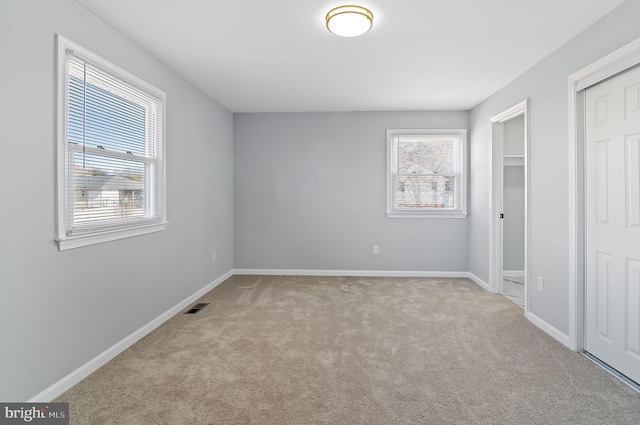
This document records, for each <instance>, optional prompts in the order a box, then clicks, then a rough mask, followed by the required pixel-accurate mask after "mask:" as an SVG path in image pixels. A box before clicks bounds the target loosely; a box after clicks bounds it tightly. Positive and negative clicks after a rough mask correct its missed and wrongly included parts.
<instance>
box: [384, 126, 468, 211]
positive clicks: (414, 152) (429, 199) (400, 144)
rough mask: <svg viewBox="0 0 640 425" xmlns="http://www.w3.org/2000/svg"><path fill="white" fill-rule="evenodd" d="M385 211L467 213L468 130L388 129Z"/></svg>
mask: <svg viewBox="0 0 640 425" xmlns="http://www.w3.org/2000/svg"><path fill="white" fill-rule="evenodd" d="M387 156H388V158H387V215H388V216H389V217H392V218H400V217H407V218H464V217H466V216H467V130H464V129H455V130H387Z"/></svg>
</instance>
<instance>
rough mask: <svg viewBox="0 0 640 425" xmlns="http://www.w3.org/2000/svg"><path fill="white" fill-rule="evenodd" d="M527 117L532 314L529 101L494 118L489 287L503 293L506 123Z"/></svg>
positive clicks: (526, 245) (526, 205)
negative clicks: (504, 143)
mask: <svg viewBox="0 0 640 425" xmlns="http://www.w3.org/2000/svg"><path fill="white" fill-rule="evenodd" d="M520 115H523V116H524V311H525V314H526V313H527V312H528V311H529V306H528V298H529V297H528V294H527V292H528V290H527V289H528V282H529V272H528V270H529V100H528V99H525V100H523V101H522V102H519V103H517V104H515V105H513V106H512V107H510V108H508V109H505V110H504V111H502V112H500V113H499V114H496V115H494V116H493V117H491V119H490V121H491V205H490V214H489V217H490V218H489V235H490V238H489V288H490V290H491V292H494V293H500V294H501V293H502V290H503V288H502V280H503V273H502V272H503V270H502V269H503V244H504V241H503V234H502V227H503V221H502V219H501V218H500V214H502V212H503V211H502V208H503V200H504V182H503V174H504V158H503V154H504V146H503V139H504V134H503V133H504V123H505V121H509V120H510V119H512V118H515V117H518V116H520Z"/></svg>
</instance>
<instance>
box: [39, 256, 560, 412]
mask: <svg viewBox="0 0 640 425" xmlns="http://www.w3.org/2000/svg"><path fill="white" fill-rule="evenodd" d="M234 275H265V276H362V277H435V278H438V277H442V278H466V279H469V280H471V281H472V282H474V283H475V284H477V285H478V286H480V287H481V288H482V289H484V290H486V291H487V292H491V291H490V287H489V284H488V283H487V282H485V281H483V280H482V279H480V278H479V277H478V276H476V275H475V274H473V273H471V272H443V271H440V272H438V271H435V272H428V271H386V270H291V269H233V270H230V271H228V272H227V273H225V274H224V275H222V276H220V277H219V278H217V279H216V280H214V281H213V282H211V283H210V284H208V285H207V286H205V287H204V288H202V289H200V290H198V291H196V292H195V293H194V294H192V295H191V296H189V297H187V298H185V299H184V300H182V301H181V302H179V303H178V304H176V305H175V306H173V307H172V308H170V309H169V310H167V311H166V312H164V313H162V314H161V315H159V316H158V317H156V318H155V319H153V320H152V321H150V322H149V323H147V324H146V325H144V326H142V327H141V328H140V329H138V330H136V331H134V332H133V333H131V334H130V335H129V336H127V337H125V338H124V339H122V340H121V341H120V342H118V343H116V344H114V345H113V346H111V347H110V348H108V349H107V350H105V351H104V352H102V353H100V354H98V355H97V356H96V357H94V358H93V359H91V360H90V361H88V362H87V363H85V364H84V365H82V366H80V367H79V368H78V369H76V370H74V371H73V372H71V373H70V374H68V375H67V376H65V377H64V378H62V379H60V380H59V381H57V382H56V383H54V384H53V385H51V386H50V387H48V388H46V389H45V390H43V391H41V392H40V393H38V394H36V395H35V396H33V397H32V398H31V399H29V400H28V401H27V402H28V403H36V402H45V403H48V402H50V401H51V400H53V399H55V398H56V397H58V396H60V395H61V394H63V393H64V392H65V391H67V390H69V389H70V388H71V387H73V386H74V385H76V384H77V383H79V382H80V381H82V380H83V379H85V378H86V377H87V376H89V375H91V374H92V373H93V372H95V371H96V370H98V369H99V368H100V367H102V366H104V365H105V364H106V363H108V362H109V361H111V360H112V359H114V358H115V357H116V356H117V355H119V354H120V353H122V352H123V351H125V350H126V349H127V348H129V347H131V346H132V345H133V344H135V343H136V342H137V341H139V340H140V339H142V338H143V337H144V336H146V335H148V334H149V333H151V332H152V331H153V330H154V329H156V328H157V327H158V326H160V325H162V324H163V323H164V322H166V321H167V320H169V319H170V318H172V317H173V316H175V315H176V314H178V313H180V312H181V311H182V310H184V309H185V308H187V307H188V306H189V305H190V304H192V303H193V302H195V301H197V300H198V299H199V298H200V297H202V296H203V295H205V294H206V293H207V292H209V291H211V290H212V289H213V288H215V287H216V286H218V285H220V284H221V283H222V282H224V281H225V280H227V279H228V278H230V277H231V276H234ZM525 317H526V318H527V319H528V320H529V321H530V322H531V323H533V324H534V325H535V326H537V327H538V328H540V329H541V330H543V331H544V332H546V333H548V334H549V335H550V336H551V337H553V338H554V339H556V340H558V341H559V342H560V343H562V344H563V345H566V346H568V342H569V337H568V336H566V335H565V334H563V333H562V332H560V331H559V330H557V329H556V328H554V327H553V326H551V325H549V324H548V323H547V322H545V321H544V320H542V319H540V318H539V317H537V316H536V315H534V314H532V313H529V312H525Z"/></svg>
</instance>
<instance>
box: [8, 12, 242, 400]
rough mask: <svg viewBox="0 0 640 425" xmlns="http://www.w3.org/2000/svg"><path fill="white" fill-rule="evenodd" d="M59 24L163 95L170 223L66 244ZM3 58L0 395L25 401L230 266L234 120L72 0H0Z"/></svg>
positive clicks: (62, 31) (66, 33)
mask: <svg viewBox="0 0 640 425" xmlns="http://www.w3.org/2000/svg"><path fill="white" fill-rule="evenodd" d="M56 33H60V34H62V35H64V36H65V37H67V38H69V39H70V40H73V41H75V42H77V43H78V44H80V45H83V46H84V47H86V48H88V49H90V50H92V51H94V52H95V53H97V54H99V55H101V56H103V57H104V58H106V59H108V60H110V61H112V62H113V63H115V64H117V65H119V66H121V67H122V68H124V69H126V70H128V71H129V72H131V73H133V74H134V75H137V76H139V77H141V78H142V79H145V80H147V81H148V82H150V83H151V84H153V85H155V86H156V87H158V88H160V89H162V90H164V91H165V92H166V93H167V127H166V129H167V179H168V187H167V195H168V219H169V221H170V224H169V225H168V229H167V230H166V231H164V232H161V233H155V234H152V235H146V236H140V237H136V238H131V239H126V240H121V241H116V242H110V243H105V244H101V245H95V246H91V247H85V248H79V249H74V250H70V251H65V252H58V250H57V248H56V246H55V244H54V241H53V238H54V232H55V224H54V223H55V221H54V220H55V201H54V192H55V180H54V165H55V163H54V158H55V155H54V152H55V144H56V141H55V136H54V135H55V130H54V129H55V126H54V123H55V107H54V102H55V96H54V93H55V90H54V87H55V78H54V73H55V34H56ZM0 57H2V58H3V59H2V61H3V63H2V65H1V66H0V85H1V88H0V92H1V93H2V102H0V120H1V125H0V141H1V143H0V152H1V154H0V158H2V166H0V193H1V195H2V197H1V198H0V199H1V200H0V202H1V203H2V207H1V208H0V223H2V226H1V227H0V240H1V243H0V400H2V401H20V400H22V401H24V400H26V399H29V398H31V397H33V396H34V395H36V394H37V393H39V392H40V391H42V390H44V389H45V388H47V387H48V386H50V385H52V384H53V383H55V382H57V381H58V380H59V379H61V378H63V377H64V376H66V375H67V374H68V373H70V372H72V371H74V370H75V369H77V368H78V367H80V366H82V365H83V364H84V363H86V362H87V361H89V360H91V359H92V358H93V357H94V356H96V355H98V354H100V353H102V352H103V351H104V350H106V349H107V348H109V347H110V346H112V345H113V344H115V343H116V342H118V341H120V340H121V339H122V338H124V337H126V336H127V335H129V334H130V333H132V332H133V331H135V330H137V329H139V328H140V327H141V326H143V325H144V324H146V323H148V322H149V321H150V320H152V319H154V318H156V317H157V316H158V315H160V314H161V313H163V312H165V311H166V310H167V309H169V308H170V307H173V306H174V305H176V304H177V303H178V302H180V301H182V300H183V299H185V298H186V297H187V296H189V295H191V294H193V293H194V292H196V291H197V290H198V289H200V288H202V287H204V286H205V285H207V284H208V283H210V282H212V281H214V280H215V279H216V278H218V277H219V276H221V275H223V274H224V273H226V272H228V271H229V270H231V269H232V267H233V181H232V179H233V169H232V167H233V161H232V155H233V115H232V114H231V113H230V112H229V111H227V110H225V109H224V108H222V107H221V106H220V105H218V104H217V103H216V102H214V101H212V100H211V99H210V98H208V97H206V96H205V95H204V94H202V93H201V92H200V91H198V90H197V89H196V88H195V87H194V86H192V85H191V84H189V83H188V82H186V81H185V80H184V79H183V78H181V77H180V76H179V75H177V74H176V73H174V72H172V71H171V70H170V69H168V68H167V67H166V66H164V65H162V64H161V63H160V62H158V61H157V60H156V59H155V58H153V57H152V56H150V55H149V54H147V53H145V52H144V51H143V50H141V49H140V48H139V47H138V46H137V45H135V44H134V43H132V42H131V41H129V40H128V39H126V38H125V37H123V36H122V35H121V34H119V33H118V32H116V31H115V30H114V29H113V28H112V27H110V26H108V25H106V24H105V23H104V22H103V21H101V20H100V19H98V18H97V17H96V16H95V15H93V14H92V13H90V12H88V11H87V10H85V9H84V8H83V7H81V6H79V5H78V4H77V3H76V2H75V1H73V0H54V1H52V0H29V1H24V0H2V1H1V2H0ZM9 64H10V65H9ZM213 249H216V250H217V254H218V260H217V261H216V262H215V263H213V262H212V261H211V252H212V250H213Z"/></svg>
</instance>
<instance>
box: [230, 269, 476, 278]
mask: <svg viewBox="0 0 640 425" xmlns="http://www.w3.org/2000/svg"><path fill="white" fill-rule="evenodd" d="M233 274H234V275H236V274H237V275H254V276H259V275H264V276H345V277H346V276H362V277H469V276H468V274H469V272H439V271H434V272H430V271H400V270H309V269H307V270H298V269H234V270H233Z"/></svg>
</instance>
